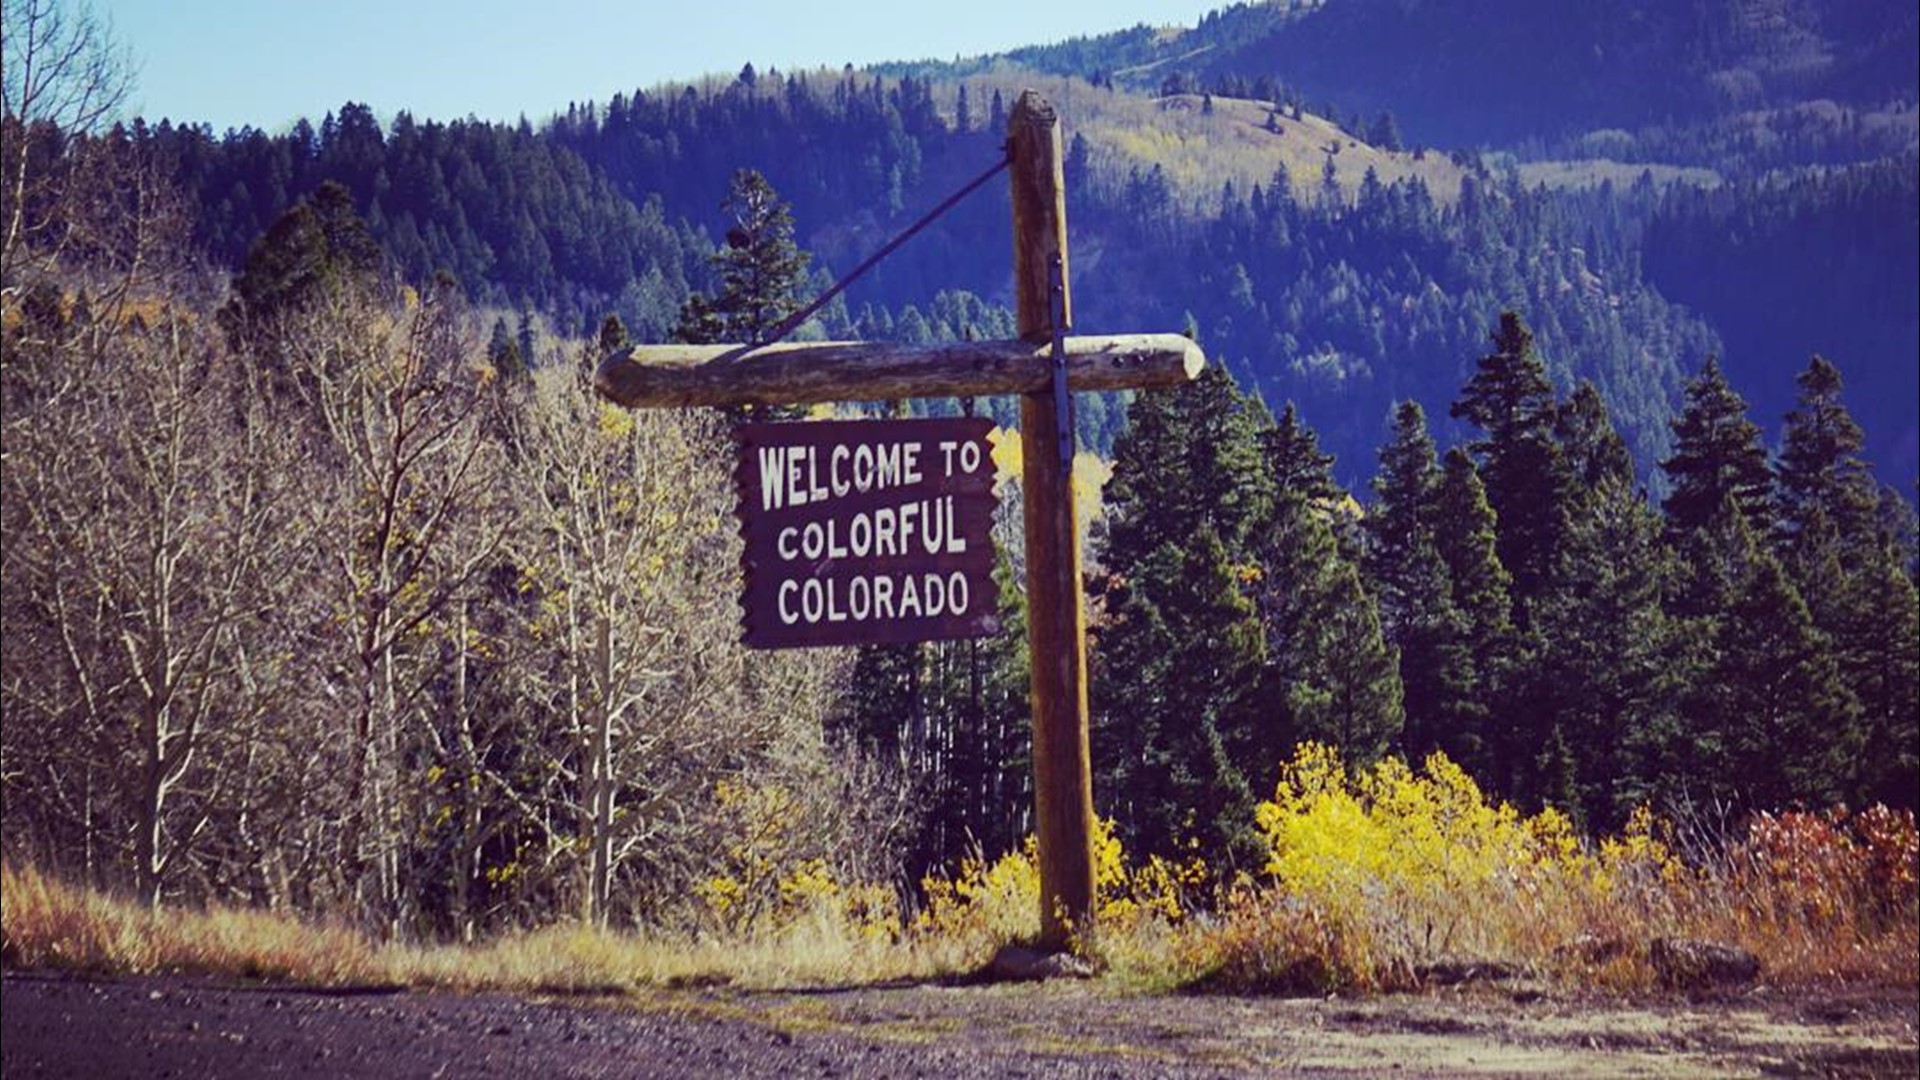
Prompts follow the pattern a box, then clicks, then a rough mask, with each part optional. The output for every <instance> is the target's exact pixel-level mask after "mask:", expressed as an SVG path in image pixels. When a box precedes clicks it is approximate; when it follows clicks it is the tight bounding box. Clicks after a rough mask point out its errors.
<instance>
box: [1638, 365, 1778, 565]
mask: <svg viewBox="0 0 1920 1080" xmlns="http://www.w3.org/2000/svg"><path fill="white" fill-rule="evenodd" d="M1660 467H1661V468H1662V469H1663V470H1665V471H1666V474H1667V478H1668V480H1669V481H1671V483H1672V486H1673V490H1672V493H1671V494H1669V495H1668V496H1667V500H1666V502H1665V504H1664V509H1665V510H1666V514H1667V535H1668V536H1669V537H1671V538H1673V539H1674V540H1675V541H1676V542H1679V541H1680V540H1681V538H1683V537H1686V536H1688V535H1689V534H1691V533H1694V532H1697V531H1699V530H1700V529H1703V528H1705V527H1706V526H1707V524H1708V522H1709V521H1710V520H1711V519H1712V517H1713V515H1714V514H1716V513H1717V512H1718V511H1719V509H1720V504H1721V502H1722V501H1723V500H1725V499H1726V498H1728V497H1729V496H1731V497H1732V498H1733V500H1734V504H1735V505H1736V506H1737V507H1738V508H1739V510H1740V513H1741V514H1742V515H1744V516H1745V517H1746V519H1747V522H1748V524H1749V526H1751V527H1752V528H1754V529H1755V530H1758V531H1761V532H1765V531H1767V530H1768V529H1769V528H1770V526H1771V516H1772V511H1771V508H1772V492H1773V474H1772V473H1771V472H1770V471H1769V470H1768V468H1767V451H1766V448H1765V447H1764V446H1763V445H1762V444H1761V438H1760V428H1759V426H1758V425H1756V424H1755V423H1753V421H1751V420H1749V419H1747V403H1746V400H1745V399H1744V398H1742V397H1741V396H1740V395H1739V394H1738V393H1736V392H1735V391H1734V389H1733V387H1731V386H1729V385H1728V384H1727V380H1726V377H1725V376H1724V375H1722V374H1721V372H1720V363H1719V361H1718V360H1716V359H1715V358H1713V357H1711V356H1709V357H1708V358H1707V363H1706V366H1705V367H1704V368H1702V369H1701V371H1700V374H1699V375H1697V376H1695V377H1694V378H1693V379H1692V380H1691V381H1689V382H1688V383H1687V389H1686V406H1685V407H1684V408H1683V409H1682V410H1681V412H1680V415H1679V416H1678V417H1677V418H1675V420H1674V421H1673V454H1672V456H1670V457H1668V458H1667V459H1665V460H1664V461H1662V462H1660Z"/></svg>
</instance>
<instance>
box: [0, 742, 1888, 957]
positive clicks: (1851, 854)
mask: <svg viewBox="0 0 1920 1080" xmlns="http://www.w3.org/2000/svg"><path fill="white" fill-rule="evenodd" d="M1258 825H1259V828H1260V831H1261V833H1262V835H1263V836H1264V837H1265V838H1266V840H1267V843H1268V846H1269V850H1270V852H1271V859H1270V861H1269V863H1268V866H1267V867H1266V868H1265V873H1264V874H1263V875H1262V877H1261V878H1260V879H1259V880H1253V881H1250V880H1241V881H1237V882H1229V883H1221V882H1217V881H1213V880H1211V878H1210V876H1209V873H1208V870H1207V868H1206V867H1204V866H1202V865H1200V864H1199V863H1198V862H1194V861H1189V862H1186V863H1174V862H1167V861H1164V860H1160V859H1147V860H1141V861H1136V860H1132V859H1129V858H1128V857H1127V855H1126V853H1125V852H1124V851H1122V850H1121V847H1120V845H1119V843H1118V841H1117V840H1115V839H1113V838H1112V837H1111V836H1110V835H1108V834H1107V833H1106V832H1105V830H1103V832H1102V835H1101V836H1100V838H1099V840H1098V843H1097V855H1098V860H1097V861H1098V866H1099V877H1100V886H1101V894H1102V900H1101V906H1100V912H1099V922H1098V925H1097V927H1096V928H1095V934H1094V935H1093V936H1091V937H1090V939H1089V940H1088V941H1087V942H1086V943H1085V951H1086V952H1088V953H1089V954H1090V955H1092V956H1094V957H1095V958H1096V959H1097V960H1098V961H1100V962H1101V963H1102V965H1103V966H1104V967H1105V968H1106V970H1107V978H1108V979H1109V980H1110V981H1111V982H1113V983H1114V984H1115V985H1118V986H1122V987H1126V988H1130V989H1149V990H1165V989H1172V988H1176V987H1189V986H1200V987H1206V988H1210V989H1218V990H1225V991H1253V992H1280V993H1326V992H1340V993H1367V992H1380V991H1399V990H1414V989H1418V988H1420V987H1421V986H1423V985H1429V984H1431V983H1432V982H1434V981H1438V980H1439V979H1440V978H1442V976H1440V975H1438V974H1437V973H1438V972H1442V971H1453V972H1458V971H1460V970H1461V969H1462V968H1463V967H1465V966H1471V965H1479V966H1480V967H1482V968H1483V969H1491V970H1498V971H1501V972H1506V973H1511V974H1513V975H1516V976H1520V977H1525V978H1529V979H1536V980H1544V981H1547V982H1550V983H1559V984H1563V985H1567V986H1569V987H1579V988H1589V989H1591V988H1598V989H1602V990H1612V991H1616V992H1620V993H1628V994H1631V993H1638V992H1642V991H1648V990H1655V989H1658V988H1660V987H1661V986H1663V985H1675V984H1676V980H1680V982H1679V985H1682V986H1686V985H1687V983H1686V982H1685V980H1688V979H1692V978H1696V977H1699V976H1698V973H1691V974H1690V973H1689V972H1686V971H1684V970H1682V971H1676V970H1675V969H1674V966H1673V964H1672V962H1671V961H1670V960H1663V959H1662V953H1663V952H1665V953H1667V954H1668V955H1669V956H1671V955H1672V950H1670V949H1667V948H1666V947H1665V946H1664V945H1663V944H1662V943H1665V942H1674V941H1696V942H1698V941H1704V942H1712V943H1715V944H1718V945H1723V946H1728V947H1731V948H1732V949H1735V950H1745V951H1746V952H1747V953H1750V954H1752V955H1753V956H1754V957H1757V958H1758V960H1759V962H1760V973H1759V976H1758V978H1759V979H1760V980H1761V981H1763V982H1767V983H1771V984H1774V985H1815V984H1820V985H1834V984H1871V985H1879V986H1894V987H1913V986H1914V985H1915V984H1916V979H1917V976H1916V958H1920V890H1916V869H1917V866H1916V863H1917V862H1920V843H1917V842H1916V833H1915V826H1914V818H1913V815H1912V814H1911V813H1910V812H1905V811H1902V812H1890V811H1886V810H1884V809H1879V808H1876V809H1870V810H1867V811H1863V812H1860V813H1855V814H1848V813H1846V812H1844V811H1831V812H1827V813H1820V814H1811V813H1784V814H1780V815H1761V816H1760V817H1758V818H1756V819H1755V820H1754V821H1753V822H1751V823H1750V824H1749V826H1748V827H1747V828H1746V829H1744V830H1742V831H1741V833H1740V835H1739V836H1737V837H1724V838H1719V839H1718V840H1714V839H1713V838H1708V841H1709V842H1705V843H1702V842H1701V840H1700V838H1695V839H1694V840H1693V842H1691V843H1689V844H1687V845H1685V847H1686V848H1687V857H1686V858H1682V856H1681V855H1680V854H1679V852H1678V849H1679V848H1680V847H1681V846H1682V845H1679V844H1678V843H1677V842H1676V841H1675V839H1674V835H1673V830H1672V829H1671V828H1670V827H1669V826H1668V825H1667V824H1666V823H1663V822H1662V821H1660V820H1658V819H1656V818H1654V817H1653V816H1651V815H1648V814H1640V815H1636V817H1635V818H1634V820H1633V821H1632V822H1631V823H1630V824H1629V826H1628V827H1627V828H1626V829H1625V830H1624V831H1623V832H1622V833H1621V834H1620V835H1617V836H1609V837H1605V838H1602V839H1601V840H1600V841H1598V842H1597V843H1591V844H1589V843H1583V842H1581V841H1580V840H1579V839H1578V838H1576V836H1575V834H1574V832H1573V830H1572V829H1571V828H1570V827H1569V825H1568V823H1567V822H1566V820H1565V819H1564V818H1561V817H1560V816H1559V815H1557V814H1555V813H1553V812H1552V811H1547V812H1545V813H1543V814H1539V815H1535V816H1533V817H1522V816H1521V815H1519V814H1518V813H1516V812H1515V811H1514V810H1513V809H1512V808H1510V807H1507V806H1505V805H1501V804H1495V803H1490V802H1488V801H1487V800H1485V799H1484V798H1483V797H1482V796H1481V794H1480V792H1479V790H1478V789H1477V788H1476V787H1475V786H1474V784H1473V782H1472V781H1471V780H1470V779H1469V778H1467V777H1466V776H1465V774H1464V773H1461V772H1460V771H1459V770H1458V769H1457V768H1456V767H1454V766H1453V765H1451V763H1449V762H1447V761H1445V759H1443V758H1435V759H1433V760H1431V761H1429V762H1428V763H1427V764H1426V765H1425V767H1424V768H1423V769H1422V770H1420V771H1418V772H1415V771H1412V770H1409V769H1408V768H1406V767H1405V766H1404V765H1401V764H1399V763H1397V762H1388V763H1385V764H1383V765H1381V766H1379V767H1377V768H1375V769H1373V770H1372V771H1370V772H1367V773H1364V774H1359V775H1349V774H1348V773H1347V772H1346V771H1345V770H1344V769H1342V768H1341V766H1340V765H1339V763H1338V760H1337V758H1335V757H1334V755H1332V754H1331V753H1330V752H1327V751H1325V750H1323V749H1320V748H1317V747H1306V748H1303V749H1302V751H1301V753H1300V755H1299V757H1297V758H1296V759H1295V760H1294V761H1293V762H1292V763H1290V764H1289V766H1288V768H1287V770H1286V772H1285V776H1284V778H1283V780H1282V782H1281V784H1280V787H1279V790H1278V792H1277V793H1276V795H1275V797H1274V799H1273V800H1272V801H1271V802H1267V803H1264V804H1262V805H1261V807H1260V810H1259V818H1258ZM731 894H732V893H731V889H730V887H729V883H728V882H727V881H726V880H724V879H722V878H716V879H715V881H714V882H713V888H712V889H710V890H708V891H707V894H706V900H707V902H708V903H710V904H712V905H714V906H715V908H716V910H715V912H714V915H715V920H714V926H715V928H716V929H714V930H713V931H712V932H711V933H707V934H702V935H686V934H679V935H670V934H649V933H644V932H637V933H636V932H614V931H597V930H592V929H588V928H583V927H580V926H575V925H560V926H555V927H550V928H546V929H542V930H537V931H533V932H529V933H524V934H514V935H511V936H508V937H504V938H500V939H497V940H494V941H491V942H487V943H485V944H482V945H477V946H456V945H442V946H400V945H381V944H377V943H375V942H373V941H372V940H370V939H368V938H367V937H365V936H363V935H362V934H360V933H358V932H356V931H353V930H349V929H344V928H341V927H337V926H325V925H317V924H314V923H311V922H304V921H301V920H298V919H295V918H292V917H288V916H282V915H273V914H266V913H262V912H255V911H246V910H235V909H229V908H208V909H200V910H163V911H160V912H157V913H156V912H149V911H147V910H146V909H144V908H143V907H140V906H138V905H135V904H131V903H127V902H124V901H120V900H116V899H114V898H112V897H109V896H106V895H103V894H100V893H97V892H92V891H88V890H83V889H77V888H73V887H71V886H68V885H66V884H63V883H61V882H59V881H57V880H54V879H53V878H51V877H49V876H47V875H45V874H42V873H40V872H38V871H36V870H35V869H34V868H32V867H27V866H17V865H13V864H8V865H6V866H5V867H4V868H3V870H0V937H3V938H4V950H3V951H4V959H5V963H6V964H7V966H9V967H36V968H40V967H50V968H66V969H73V970H80V971H87V972H97V973H151V972H186V973H200V974H212V975H225V976H239V977H247V978H270V979H285V980H291V981H295V982H301V983H310V984H317V985H331V986H339V985H355V984H369V983H375V984H400V985H406V986H417V987H439V988H450V989H460V990H480V989H498V990H507V991H522V992H526V991H543V992H600V991H606V992H616V993H617V992H621V991H625V990H638V989H642V988H646V987H654V986H672V985H684V984H703V983H710V982H727V983H733V984H737V985H743V986H756V987H780V986H800V985H843V984H849V983H868V982H877V981H884V980H891V979H903V978H904V979H924V978H937V977H940V976H944V975H950V974H955V973H961V972H966V971H969V970H972V969H974V968H976V967H978V966H979V965H981V964H982V963H984V962H985V960H986V959H987V957H988V956H990V955H991V953H992V951H993V949H994V948H995V947H996V946H998V945H999V944H1001V943H1004V942H1007V941H1010V940H1014V939H1016V938H1018V937H1019V936H1020V935H1021V934H1023V933H1025V932H1026V931H1027V930H1028V928H1029V927H1030V926H1031V925H1032V923H1033V921H1034V920H1033V913H1034V911H1035V910H1036V907H1037V898H1038V882H1037V875H1036V873H1035V870H1034V863H1033V859H1032V856H1031V853H1030V852H1014V853H1010V854H1008V855H1006V856H1003V857H1001V858H1000V859H998V860H995V861H992V862H987V861H985V860H981V861H978V862H974V863H970V864H968V865H967V866H965V867H964V868H963V869H962V871H961V872H960V873H959V874H958V875H957V876H956V877H954V878H952V879H946V880H933V881H929V882H927V883H926V890H925V901H924V908H923V910H921V911H919V912H918V913H915V914H913V915H911V916H910V917H903V916H902V914H901V913H900V911H899V909H898V908H897V906H896V905H895V904H894V902H893V901H892V899H891V896H892V893H891V890H887V889H883V888H876V887H873V886H863V885H842V884H840V883H837V882H834V881H832V880H831V879H830V878H827V877H824V876H823V875H822V874H821V873H820V872H819V869H818V867H817V866H812V865H809V866H802V867H798V868H796V869H795V870H794V872H793V880H792V881H791V882H785V881H783V882H782V887H781V894H782V896H783V897H784V898H785V900H784V902H783V903H782V904H781V905H780V906H778V907H777V908H775V909H772V910H769V911H767V912H766V913H765V914H763V915H758V916H756V918H755V919H754V921H753V922H752V923H751V924H750V925H744V926H742V925H738V924H737V923H729V922H728V920H727V919H726V917H725V916H726V915H727V912H726V911H725V910H724V909H725V905H726V897H727V896H729V895H731ZM1202 897H1204V898H1206V899H1207V901H1208V902H1207V903H1206V904H1205V905H1204V906H1203V907H1199V908H1196V907H1195V905H1194V901H1195V900H1196V899H1197V898H1202ZM723 927H724V929H722V928H723Z"/></svg>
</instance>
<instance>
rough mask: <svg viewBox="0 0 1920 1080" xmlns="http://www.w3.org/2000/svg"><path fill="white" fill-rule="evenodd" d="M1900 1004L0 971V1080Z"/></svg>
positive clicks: (1638, 1049)
mask: <svg viewBox="0 0 1920 1080" xmlns="http://www.w3.org/2000/svg"><path fill="white" fill-rule="evenodd" d="M1916 1012H1920V1003H1917V1002H1916V999H1915V996H1914V993H1913V992H1912V991H1910V990H1896V991H1882V992H1877V993H1870V994H1863V993H1858V992H1856V993H1851V994H1826V995H1819V996H1816V997H1810V998H1809V997H1802V996H1791V995H1780V994H1778V993H1776V992H1769V991H1766V990H1759V991H1752V992H1749V993H1748V994H1747V995H1744V996H1741V997H1738V998H1734V999H1726V1000H1716V1001H1668V1002H1662V1003H1651V1004H1643V1005H1637V1006H1636V1005H1622V1004H1619V1003H1604V1002H1603V1003H1594V1002H1577V1001H1563V1000H1556V999H1555V998H1553V997H1551V996H1548V995H1544V994H1540V993H1538V992H1532V991H1523V992H1518V993H1514V992H1509V991H1504V990H1492V989H1490V988H1478V989H1476V990H1475V991H1474V992H1471V993H1465V994H1449V995H1429V996H1419V997H1402V998H1384V999H1365V1000H1341V999H1335V1000H1318V999H1271V998H1261V999H1251V998H1228V997H1192V996H1142V995H1134V994H1125V993H1120V992H1118V991H1116V990H1114V989H1112V988H1111V987H1107V986H1104V985H1102V984H1099V983H1092V984H1088V983H1047V984H1040V985H1031V984H1028V985H1002V986H961V987H940V986H911V987H896V988H887V987H859V988H849V989H845V990H827V991H818V990H815V991H775V992H747V991H737V990H730V989H727V988H707V989H689V990H676V991H650V992H644V993H641V994H637V995H631V996H622V997H611V998H610V997H594V998H542V997H531V998H520V997H514V996H509V995H503V994H480V995H460V994H448V993H425V992H413V991H406V992H402V991H383V990H378V989H373V990H366V991H361V992H326V991H315V990H311V989H304V988H294V987H285V986H265V985H235V984H232V983H227V982H218V981H210V980H203V979H192V978H180V977H154V978H138V979H118V978H116V979H100V980H93V979H87V978H82V977H79V976H73V975H65V974H47V973H37V972H17V971H9V972H7V973H5V975H4V977H3V978H0V1076H4V1077H5V1078H6V1080H13V1078H15V1077H20V1078H26V1077H101V1078H113V1077H181V1078H188V1077H191V1078H210V1080H228V1078H233V1080H238V1078H243V1077H246V1078H251V1077H382V1078H385V1077H474V1078H490V1077H497V1078H503V1080H537V1078H544V1077H580V1078H601V1077H607V1078H611V1077H622V1078H624V1077H636V1078H639V1077H688V1078H696V1080H697V1078H708V1077H712V1078H720V1077H726V1078H729V1080H731V1078H734V1077H762V1076H764V1077H795V1078H806V1077H822V1078H827V1077H835V1078H862V1077H872V1078H888V1080H893V1078H900V1080H907V1078H914V1077H926V1078H929V1080H933V1078H939V1080H947V1078H957V1080H966V1078H973V1077H982V1078H984V1077H1009V1078H1012V1077H1031V1078H1035V1080H1039V1078H1053V1077H1062V1078H1089V1080H1143V1078H1149V1077H1156V1078H1157V1077H1167V1078H1175V1080H1187V1078H1195V1080H1198V1078H1211V1077H1222V1078H1237V1077H1253V1076H1260V1077H1335V1076H1338V1077H1356V1076H1369V1077H1371V1076H1383V1075H1390V1076H1396V1077H1403V1076H1476V1075H1478V1076H1515V1075H1548V1074H1552V1075H1554V1076H1555V1077H1556V1078H1561V1080H1567V1078H1576V1077H1617V1076H1652V1077H1659V1076H1714V1077H1725V1076H1743V1075H1754V1076H1758V1075H1770V1076H1901V1077H1911V1076H1914V1075H1916V1074H1920V1036H1916V1029H1915V1024H1916Z"/></svg>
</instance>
